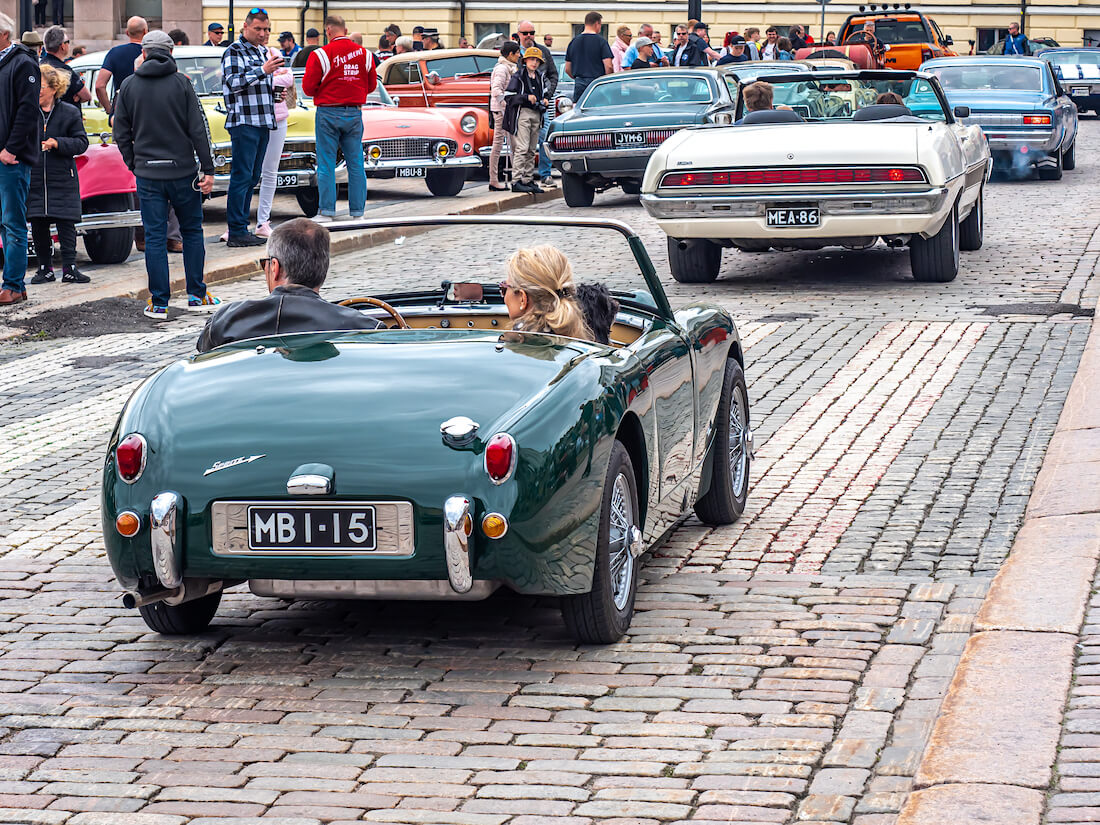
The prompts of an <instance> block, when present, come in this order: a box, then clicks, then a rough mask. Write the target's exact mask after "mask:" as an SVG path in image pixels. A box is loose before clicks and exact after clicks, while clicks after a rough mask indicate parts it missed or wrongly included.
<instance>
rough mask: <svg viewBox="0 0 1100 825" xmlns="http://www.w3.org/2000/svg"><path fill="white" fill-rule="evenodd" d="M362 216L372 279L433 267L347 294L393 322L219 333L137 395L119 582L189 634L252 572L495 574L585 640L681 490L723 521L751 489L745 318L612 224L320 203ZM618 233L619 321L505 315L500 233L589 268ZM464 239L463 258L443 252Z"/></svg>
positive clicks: (110, 463)
mask: <svg viewBox="0 0 1100 825" xmlns="http://www.w3.org/2000/svg"><path fill="white" fill-rule="evenodd" d="M364 227H375V228H380V229H383V230H385V231H386V232H387V233H389V235H388V237H394V238H395V239H394V242H393V245H391V246H390V247H389V249H388V250H387V248H386V247H385V246H382V247H379V248H378V255H377V258H376V259H374V258H372V261H371V266H370V269H371V272H370V273H369V274H368V273H363V282H364V283H367V282H368V280H367V279H368V278H370V281H369V282H371V283H379V282H382V281H383V280H384V278H385V277H386V275H385V272H391V273H394V274H393V276H392V283H394V284H399V285H401V286H403V287H406V289H407V287H408V285H409V283H410V281H413V280H415V278H416V275H417V274H418V273H421V274H422V275H423V277H424V278H425V279H433V280H432V281H431V282H432V283H436V284H438V283H439V282H440V278H444V279H446V280H444V281H443V283H442V286H440V287H435V288H425V289H422V290H409V289H407V291H402V292H392V293H390V294H387V295H382V296H380V298H367V297H357V296H355V295H352V296H349V297H348V299H347V300H346V301H345V302H344V303H346V304H348V305H351V306H356V307H358V308H360V309H361V311H363V312H365V313H368V314H370V315H372V316H374V317H376V318H378V319H379V320H383V321H384V322H385V323H384V326H383V327H382V328H380V329H378V330H372V331H354V332H347V331H345V332H319V333H299V334H295V335H284V336H278V337H270V338H260V339H253V340H250V341H246V342H240V343H234V344H228V345H225V346H222V347H219V348H217V349H214V350H212V351H211V352H208V353H205V354H202V355H195V356H193V357H191V358H188V359H186V360H183V361H180V362H178V363H175V364H172V365H171V366H168V367H166V368H164V369H162V370H160V371H159V372H157V373H156V374H154V375H153V376H151V377H150V378H148V379H147V380H146V381H145V382H144V383H143V384H142V385H141V386H140V387H139V388H138V390H137V391H136V392H135V393H134V394H133V396H132V397H131V398H130V400H129V401H128V402H127V404H126V407H125V409H123V411H122V414H121V415H120V417H119V419H118V423H117V425H116V426H115V429H114V433H113V434H112V436H111V440H110V444H109V446H108V452H107V460H106V462H105V465H104V471H103V491H102V492H103V498H102V516H103V531H104V539H105V543H106V547H107V553H108V557H109V559H110V562H111V566H112V567H113V568H114V572H115V576H116V577H117V579H118V581H119V583H120V584H121V586H122V588H123V589H124V590H125V591H126V593H125V595H124V599H123V600H124V603H125V604H127V605H128V606H130V607H137V608H138V609H139V610H140V611H141V615H142V616H143V617H144V619H145V621H146V623H147V624H148V625H149V627H150V628H152V629H154V630H157V631H160V632H162V633H193V632H197V631H200V630H202V629H203V628H205V627H206V626H207V624H209V622H210V621H211V619H212V618H213V617H214V614H215V612H216V610H217V608H218V604H219V602H220V600H221V593H222V590H223V589H225V588H227V587H231V586H234V585H237V584H241V583H244V582H247V583H248V585H249V587H250V588H251V590H252V592H253V593H255V594H257V595H262V596H274V597H280V598H290V599H294V598H309V599H318V598H322V599H325V598H352V599H359V598H379V599H482V598H485V597H486V596H488V595H489V594H490V593H492V591H493V590H495V589H496V588H497V587H498V586H500V585H505V586H507V587H510V588H512V589H513V590H516V591H519V592H521V593H532V594H554V595H559V596H561V597H562V599H561V603H562V612H563V614H564V617H565V621H566V624H567V625H568V627H569V629H570V630H571V631H572V633H573V634H574V635H575V637H576V638H577V639H578V640H581V641H584V642H597V643H599V642H612V641H615V640H617V639H618V638H620V637H621V636H622V634H623V633H624V632H625V631H626V630H627V628H628V627H629V624H630V619H631V616H632V614H633V610H634V596H635V590H636V587H637V581H638V568H639V565H640V561H639V556H640V555H641V554H642V553H643V552H644V551H645V550H646V549H647V548H648V547H651V546H653V545H654V544H656V543H658V542H660V541H661V540H662V538H663V536H665V535H666V534H667V533H668V531H669V530H670V529H671V528H672V527H673V526H674V525H675V524H676V523H677V521H678V520H679V519H681V517H683V516H685V515H686V514H688V513H689V512H691V510H692V509H694V511H695V512H696V513H697V514H698V515H699V517H700V518H701V519H702V520H703V521H705V522H707V523H711V524H724V523H728V522H731V521H733V520H735V519H736V518H737V517H738V516H739V515H740V514H741V512H742V510H743V509H744V507H745V501H746V497H747V495H748V478H749V461H750V458H751V454H752V431H751V430H750V428H749V406H748V394H747V390H746V385H745V377H744V371H743V368H744V356H743V353H742V351H741V344H740V340H739V338H738V336H737V330H736V328H735V326H734V323H733V320H732V319H731V318H730V316H729V315H728V314H727V313H726V312H725V311H723V310H722V309H719V308H717V307H713V306H708V305H704V304H693V305H690V306H686V307H683V308H681V309H678V310H676V311H673V310H672V309H671V308H670V306H669V303H668V299H667V298H666V297H665V294H664V291H663V289H662V288H661V284H660V281H659V280H658V277H657V274H656V272H655V271H654V268H653V264H652V263H651V262H650V259H649V256H648V255H647V253H646V251H645V247H644V246H643V245H642V243H641V241H640V240H639V238H638V237H637V236H636V235H635V234H634V233H633V231H632V230H631V229H630V228H629V227H627V226H626V225H625V224H622V223H618V222H614V221H584V220H552V219H540V218H526V219H524V218H516V219H510V218H500V217H442V218H419V219H393V220H383V221H370V222H363V221H355V222H351V221H348V222H344V223H334V224H331V225H330V228H331V229H332V230H333V231H339V230H340V229H343V228H364ZM478 233H481V235H482V236H483V237H478ZM406 239H408V241H409V242H408V243H406ZM624 241H625V244H626V247H628V248H629V254H626V255H623V256H620V257H619V258H617V259H616V260H620V261H622V260H629V261H630V262H631V263H630V270H631V272H630V273H628V274H631V273H636V275H637V281H638V284H637V285H638V289H637V290H635V291H629V292H615V293H614V294H615V296H616V298H617V299H618V301H619V302H620V308H619V311H618V314H617V316H616V317H615V319H614V324H613V326H612V328H611V341H612V342H611V345H604V344H598V343H594V342H592V341H585V340H578V339H573V338H566V337H562V336H557V335H548V334H535V333H527V332H515V331H511V330H510V329H509V322H508V314H507V311H506V309H505V306H504V304H503V302H502V298H501V295H500V291H499V288H498V287H497V286H496V283H497V282H498V281H500V279H501V278H503V277H504V276H505V274H506V271H505V268H504V262H505V261H506V260H507V258H508V256H509V255H510V254H511V252H512V251H513V250H514V249H516V248H517V247H521V246H530V245H533V244H535V243H554V244H555V245H556V246H558V248H560V249H562V250H565V251H567V253H568V255H569V257H570V259H571V261H572V264H573V268H574V273H575V276H576V280H577V281H578V282H583V281H586V280H591V279H593V278H596V277H599V276H598V275H597V274H596V273H601V272H606V271H607V268H608V261H609V260H612V259H611V258H609V257H608V256H609V254H611V250H612V244H618V245H619V247H620V248H621V249H622V248H623V244H624ZM456 248H462V249H463V250H464V251H463V253H462V257H459V258H458V259H457V260H461V261H463V263H462V264H461V265H459V264H454V265H450V264H447V263H446V261H447V260H448V257H447V255H448V254H452V253H453V250H455V249H456ZM402 250H407V251H410V252H415V256H414V258H413V259H412V260H410V261H409V262H407V263H402V262H400V261H399V260H397V258H398V256H399V254H400V253H401V251H402ZM428 250H435V252H436V254H435V255H434V256H433V255H431V254H427V251H428ZM466 250H472V251H466ZM624 251H625V250H624ZM471 258H473V259H478V258H483V259H484V260H485V263H480V262H479V261H478V260H470V259H471ZM375 260H377V261H378V262H379V263H378V265H377V270H378V271H375V269H376V266H375ZM448 268H449V269H451V271H447V269H448ZM455 269H460V270H461V271H460V272H456V271H453V270H455ZM354 274H355V275H356V276H357V275H358V273H354ZM341 277H345V276H341ZM362 291H363V292H366V291H367V290H366V289H363V290H362Z"/></svg>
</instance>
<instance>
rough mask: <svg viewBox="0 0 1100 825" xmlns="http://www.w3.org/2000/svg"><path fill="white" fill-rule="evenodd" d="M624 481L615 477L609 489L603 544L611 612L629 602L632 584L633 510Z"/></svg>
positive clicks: (622, 478)
mask: <svg viewBox="0 0 1100 825" xmlns="http://www.w3.org/2000/svg"><path fill="white" fill-rule="evenodd" d="M627 484H628V482H627V480H626V477H625V476H624V475H623V474H622V473H620V474H619V475H617V476H616V477H615V485H614V486H613V487H612V489H611V519H610V524H609V525H608V527H609V534H608V541H607V550H608V555H609V556H610V560H611V598H612V601H614V603H615V608H616V609H618V610H622V609H623V608H625V607H626V604H627V602H628V601H629V600H630V593H631V590H632V586H633V581H634V557H633V556H632V555H631V554H630V530H631V528H632V527H633V526H634V512H633V511H634V507H633V504H632V503H631V500H630V493H629V488H628V487H627Z"/></svg>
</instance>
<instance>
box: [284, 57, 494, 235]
mask: <svg viewBox="0 0 1100 825" xmlns="http://www.w3.org/2000/svg"><path fill="white" fill-rule="evenodd" d="M295 74H296V78H295V79H296V81H297V84H298V105H299V106H300V107H302V108H304V109H312V108H313V101H312V100H310V99H309V98H307V97H305V96H304V93H303V92H302V90H301V76H302V74H303V72H301V71H298V72H296V73H295ZM483 115H484V112H481V111H480V110H478V109H475V108H472V107H463V106H458V107H442V108H438V109H429V108H425V107H423V106H419V107H412V106H410V107H406V106H404V105H401V106H400V107H399V106H398V101H397V98H396V97H392V96H391V95H390V94H389V92H388V91H387V90H386V88H385V87H384V86H383V85H382V84H381V83H379V84H378V88H377V89H376V90H375V91H374V92H373V93H371V95H370V96H369V97H368V98H367V103H366V105H365V106H364V107H363V165H364V167H365V168H366V172H367V177H368V178H423V179H424V182H425V183H426V184H427V186H428V190H429V191H430V192H431V193H432V194H433V195H441V196H450V195H457V194H458V193H459V192H460V191H462V186H463V184H464V183H465V182H466V179H467V177H468V176H469V172H470V170H471V169H477V168H479V167H480V166H481V158H480V157H479V155H478V153H477V145H476V143H475V137H476V134H477V131H478V129H479V128H480V127H481V121H482V118H483ZM288 143H290V141H288ZM307 143H309V144H310V145H308V146H307ZM491 143H492V141H491V140H490V144H491ZM307 150H308V151H307ZM292 152H297V153H298V154H297V155H296V156H298V157H302V158H305V159H306V160H305V164H306V166H308V167H309V168H308V171H309V173H310V174H311V175H312V174H313V169H314V167H315V166H316V154H315V150H314V149H313V146H312V144H311V143H310V142H309V141H304V140H301V139H297V140H296V141H295V143H294V146H293V147H291V146H287V147H284V149H283V157H284V161H285V159H286V158H287V157H289V155H290V153H292ZM306 166H303V170H305V169H306ZM284 167H285V163H284V164H282V165H280V167H279V175H280V177H282V176H284V174H294V171H293V170H286V169H284ZM347 179H348V175H347V168H346V167H345V166H344V161H343V159H342V158H341V159H340V161H339V164H338V166H337V168H336V182H337V183H347ZM310 181H311V184H312V185H311V186H310V187H309V188H307V189H296V190H295V195H296V196H297V198H298V205H299V206H300V207H301V208H302V211H303V212H305V213H306V215H308V216H310V217H312V216H313V215H315V214H316V213H317V202H318V193H317V186H316V178H315V177H311V178H310Z"/></svg>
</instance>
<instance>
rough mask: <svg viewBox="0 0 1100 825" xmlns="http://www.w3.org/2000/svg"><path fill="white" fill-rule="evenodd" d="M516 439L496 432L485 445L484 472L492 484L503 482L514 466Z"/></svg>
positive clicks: (508, 476)
mask: <svg viewBox="0 0 1100 825" xmlns="http://www.w3.org/2000/svg"><path fill="white" fill-rule="evenodd" d="M516 453H517V450H516V440H515V439H514V438H512V436H510V435H508V433H497V434H496V435H494V436H493V437H492V438H490V439H489V443H488V444H486V445H485V472H486V473H488V474H489V478H490V479H491V480H492V482H493V484H503V483H504V482H506V481H507V480H508V479H509V478H510V477H511V475H512V471H513V470H514V469H515V468H516Z"/></svg>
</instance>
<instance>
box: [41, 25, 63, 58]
mask: <svg viewBox="0 0 1100 825" xmlns="http://www.w3.org/2000/svg"><path fill="white" fill-rule="evenodd" d="M66 39H68V35H67V34H66V33H65V30H64V29H63V28H61V26H50V27H49V28H48V29H46V33H45V34H44V35H42V42H43V44H45V46H46V52H47V53H48V54H53V53H54V52H56V51H57V50H58V49H60V48H61V46H62V44H64V42H65V40H66Z"/></svg>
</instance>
